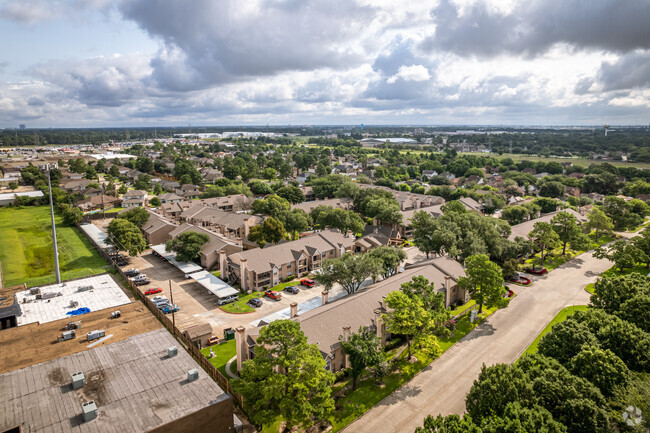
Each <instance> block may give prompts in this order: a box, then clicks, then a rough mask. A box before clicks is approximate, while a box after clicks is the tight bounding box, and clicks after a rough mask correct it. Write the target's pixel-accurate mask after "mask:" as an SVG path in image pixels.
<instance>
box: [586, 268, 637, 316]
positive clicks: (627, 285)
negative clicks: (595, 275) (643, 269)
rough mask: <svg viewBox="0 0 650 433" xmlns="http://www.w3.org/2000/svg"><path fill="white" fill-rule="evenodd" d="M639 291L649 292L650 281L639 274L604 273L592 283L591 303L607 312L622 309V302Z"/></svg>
mask: <svg viewBox="0 0 650 433" xmlns="http://www.w3.org/2000/svg"><path fill="white" fill-rule="evenodd" d="M639 293H650V281H648V278H647V277H646V276H643V275H639V274H630V275H620V276H619V275H604V276H603V277H602V278H599V279H598V281H596V283H595V284H594V294H593V295H591V299H590V300H591V304H592V305H593V306H594V307H595V308H599V309H601V310H604V311H605V312H606V313H608V314H617V313H618V312H619V311H621V310H623V308H622V305H623V303H625V302H627V301H628V300H630V299H632V297H634V296H635V295H637V294H639Z"/></svg>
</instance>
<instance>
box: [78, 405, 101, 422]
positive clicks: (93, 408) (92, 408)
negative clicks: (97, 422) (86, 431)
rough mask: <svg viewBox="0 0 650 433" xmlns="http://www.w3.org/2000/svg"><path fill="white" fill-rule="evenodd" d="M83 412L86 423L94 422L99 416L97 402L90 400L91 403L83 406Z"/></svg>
mask: <svg viewBox="0 0 650 433" xmlns="http://www.w3.org/2000/svg"><path fill="white" fill-rule="evenodd" d="M81 411H82V413H83V417H84V422H88V421H92V420H94V419H95V418H97V415H98V414H99V412H98V411H97V405H96V404H95V400H90V401H89V402H87V403H84V404H82V405H81Z"/></svg>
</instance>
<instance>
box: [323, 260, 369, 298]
mask: <svg viewBox="0 0 650 433" xmlns="http://www.w3.org/2000/svg"><path fill="white" fill-rule="evenodd" d="M381 269H382V264H381V261H380V260H379V259H377V258H376V257H373V256H371V255H369V254H358V255H352V254H350V253H346V254H343V256H342V257H339V258H335V259H327V260H323V264H322V266H321V268H320V270H319V271H318V273H317V274H316V276H315V277H314V279H315V280H316V281H318V282H319V283H321V284H323V285H324V286H325V289H326V290H329V289H331V288H332V286H333V285H334V284H336V283H338V284H340V285H341V286H342V287H343V289H345V291H346V292H347V293H348V294H349V295H351V294H353V293H356V292H357V290H359V288H360V287H361V284H363V282H364V281H365V280H366V279H368V278H370V277H373V278H375V277H376V276H377V275H379V274H380V273H381Z"/></svg>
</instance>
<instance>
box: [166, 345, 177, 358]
mask: <svg viewBox="0 0 650 433" xmlns="http://www.w3.org/2000/svg"><path fill="white" fill-rule="evenodd" d="M176 355H178V347H176V346H170V347H168V348H167V357H168V358H173V357H174V356H176Z"/></svg>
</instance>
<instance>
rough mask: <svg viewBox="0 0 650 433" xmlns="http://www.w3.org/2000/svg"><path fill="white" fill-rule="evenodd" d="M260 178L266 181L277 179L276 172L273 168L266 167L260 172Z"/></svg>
mask: <svg viewBox="0 0 650 433" xmlns="http://www.w3.org/2000/svg"><path fill="white" fill-rule="evenodd" d="M262 177H263V178H264V179H267V180H273V179H277V177H278V172H277V170H276V169H274V168H271V167H266V168H265V169H264V170H262Z"/></svg>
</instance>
